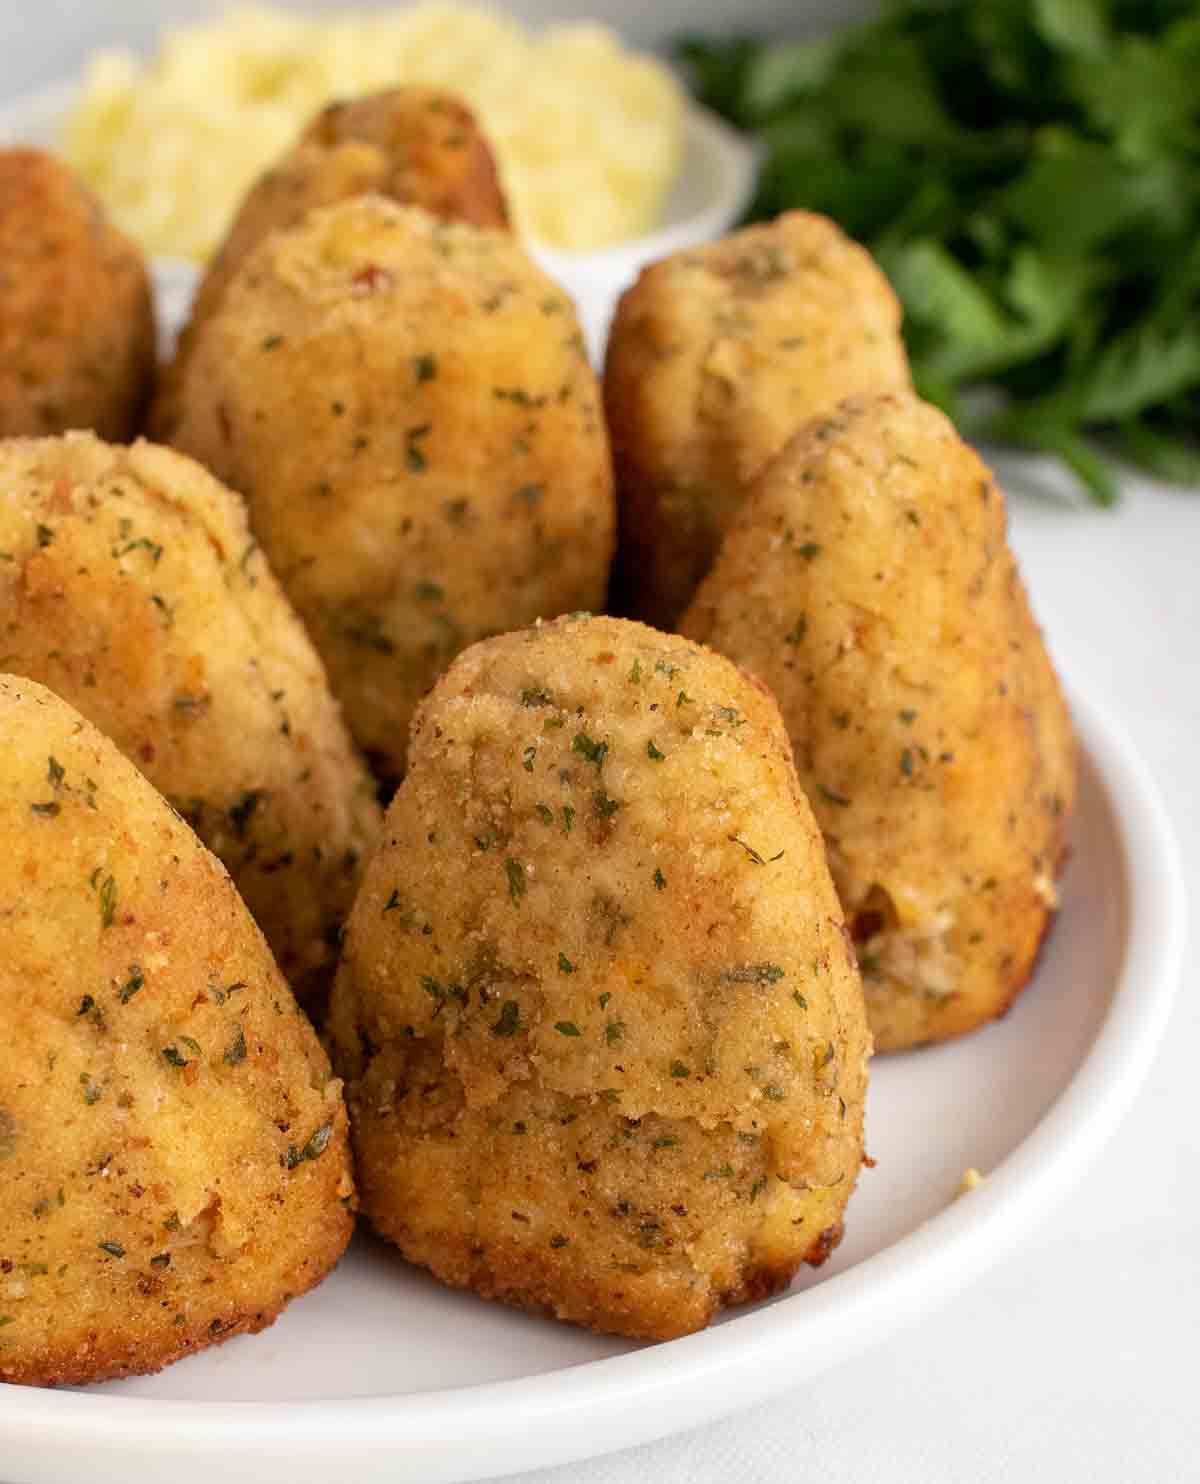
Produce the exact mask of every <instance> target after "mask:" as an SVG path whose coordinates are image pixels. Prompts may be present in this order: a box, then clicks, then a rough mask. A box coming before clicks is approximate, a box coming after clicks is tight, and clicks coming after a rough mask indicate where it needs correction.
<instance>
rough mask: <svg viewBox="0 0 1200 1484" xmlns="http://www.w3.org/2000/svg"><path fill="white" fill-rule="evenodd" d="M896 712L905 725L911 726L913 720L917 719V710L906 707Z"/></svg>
mask: <svg viewBox="0 0 1200 1484" xmlns="http://www.w3.org/2000/svg"><path fill="white" fill-rule="evenodd" d="M896 714H897V715H898V716H899V718H900V720H901V721H902V722H903V723H904V725H905V726H906V727H910V726H912V724H913V722H914V721H916V719H917V712H915V711H909V710H908V709H907V708H905V710H903V711H898V712H897V713H896Z"/></svg>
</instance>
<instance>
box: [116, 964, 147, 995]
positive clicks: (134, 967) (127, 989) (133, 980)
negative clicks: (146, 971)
mask: <svg viewBox="0 0 1200 1484" xmlns="http://www.w3.org/2000/svg"><path fill="white" fill-rule="evenodd" d="M145 982H146V980H145V978H144V977H143V975H142V970H141V966H140V965H139V964H130V965H129V977H128V978H127V979H126V980H125V983H124V984H122V985H121V987H120V989H118V990H117V999H119V1000H120V1002H121V1003H122V1005H127V1004H128V1003H129V1001H130V1000H131V999H133V997H134V995H135V994H137V992H138V990H139V989H141V987H142V985H143V984H145Z"/></svg>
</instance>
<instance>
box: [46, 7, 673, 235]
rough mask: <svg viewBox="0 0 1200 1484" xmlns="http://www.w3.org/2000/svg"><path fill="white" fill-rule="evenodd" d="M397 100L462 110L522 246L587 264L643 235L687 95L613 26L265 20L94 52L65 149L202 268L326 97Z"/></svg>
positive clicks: (497, 19) (431, 13)
mask: <svg viewBox="0 0 1200 1484" xmlns="http://www.w3.org/2000/svg"><path fill="white" fill-rule="evenodd" d="M400 83H427V84H431V85H434V86H437V87H442V88H447V89H450V90H451V91H453V92H456V93H457V94H459V95H460V96H461V97H462V99H463V100H464V101H465V102H466V103H468V104H469V105H470V107H471V108H472V109H474V111H475V112H476V114H477V115H478V117H479V119H480V121H481V123H482V125H483V128H484V130H485V132H486V133H487V135H488V136H489V138H490V140H491V142H492V144H493V146H494V148H495V151H496V155H497V158H498V161H499V165H500V171H501V175H502V178H503V183H504V187H505V190H506V192H507V194H508V196H509V199H510V200H511V202H512V205H513V210H514V215H515V219H516V224H517V227H518V229H519V230H520V231H521V232H522V233H523V234H524V235H525V236H527V237H531V238H534V239H537V240H539V241H542V242H545V243H547V244H550V245H553V246H556V247H561V248H568V249H585V248H592V247H600V246H603V245H604V244H606V243H611V242H618V241H620V240H622V239H623V238H627V237H632V236H636V235H638V234H639V233H641V232H644V231H646V230H648V229H649V228H650V227H651V226H652V225H653V224H654V222H655V220H656V218H657V214H658V211H659V209H660V206H661V203H662V199H663V196H664V194H665V192H666V190H667V188H668V186H669V185H670V183H671V180H672V179H673V177H674V175H675V174H676V172H677V170H678V168H679V163H680V159H681V155H682V135H683V109H684V104H683V94H682V92H681V90H680V88H679V85H678V84H677V83H676V81H675V80H674V78H673V77H672V75H671V73H670V72H669V71H667V69H666V68H665V67H663V66H662V65H661V64H659V63H658V62H656V61H654V60H653V59H652V58H650V57H647V56H642V55H637V54H634V53H632V52H630V51H627V50H626V49H625V48H624V47H622V45H621V43H620V41H619V40H618V38H617V37H616V36H615V35H614V34H613V33H612V32H611V31H610V30H608V29H607V28H606V27H603V26H597V25H594V24H586V23H577V24H572V25H563V26H552V27H550V28H548V29H547V30H545V31H543V32H540V33H538V34H537V35H534V34H531V33H530V32H529V31H527V30H526V29H525V28H524V27H523V26H521V25H520V24H519V23H518V22H517V21H515V20H513V19H512V18H511V17H508V16H505V15H502V14H500V13H498V12H496V11H493V10H490V9H486V8H484V7H481V6H469V5H454V4H419V5H413V6H410V7H406V8H404V9H403V10H385V11H382V12H375V13H370V14H368V13H365V12H356V11H346V12H341V13H339V14H338V15H336V16H319V15H318V16H303V15H296V14H292V13H289V12H287V11H283V10H278V9H274V8H272V7H268V6H247V7H241V8H237V9H233V10H230V11H229V12H227V13H226V14H225V15H224V16H222V17H221V18H220V19H219V20H216V21H212V22H208V23H204V24H198V25H191V26H182V27H177V28H172V29H170V30H168V31H167V32H166V33H165V35H164V37H163V40H162V43H161V45H160V48H159V51H158V55H157V56H156V57H154V58H153V60H151V61H150V62H148V63H146V62H142V61H141V60H139V59H138V58H137V57H135V56H134V55H133V54H132V53H130V52H128V51H124V50H109V51H103V52H100V53H98V54H97V55H96V56H95V57H94V58H93V59H92V61H91V63H90V65H89V66H88V68H87V70H86V72H85V74H84V80H83V86H82V89H81V91H80V95H79V99H78V102H77V103H76V105H75V107H74V109H73V110H72V112H71V113H70V115H69V116H68V118H67V121H66V124H65V129H64V137H63V146H64V149H65V152H66V156H67V158H68V160H69V161H70V162H71V164H72V165H73V166H74V167H75V169H76V170H78V171H79V172H80V173H81V174H82V175H83V177H84V178H85V179H86V180H87V181H88V182H89V183H90V184H91V185H92V186H93V187H94V188H95V189H96V190H97V191H98V192H99V194H100V195H101V197H102V198H103V199H104V201H105V203H106V205H107V206H108V208H109V210H110V211H111V212H112V214H113V217H114V219H115V220H116V222H117V223H118V224H119V225H120V227H121V228H122V229H123V230H125V231H126V232H128V233H130V235H131V236H133V237H135V238H136V239H137V240H138V242H139V243H140V244H141V246H142V247H143V249H144V250H145V251H146V252H148V253H158V254H166V255H174V256H179V257H190V258H197V259H203V258H206V257H207V256H208V255H209V254H210V253H211V252H212V251H213V250H214V249H215V247H216V246H217V244H218V243H219V242H220V241H221V239H222V237H223V236H224V234H225V231H226V229H227V228H228V226H229V223H230V220H231V218H232V216H233V213H234V210H235V208H236V206H237V204H238V202H239V201H240V200H241V198H242V196H243V195H244V194H245V192H246V191H247V190H248V189H249V187H250V186H251V185H252V184H253V183H254V181H255V180H256V179H257V178H258V176H259V175H261V174H262V172H263V171H264V170H265V169H267V168H268V166H270V165H271V164H272V163H273V161H274V160H275V159H276V158H277V157H278V156H279V155H281V154H283V153H284V152H285V151H286V150H288V149H290V148H291V147H292V145H293V144H294V143H295V139H296V136H297V135H298V134H299V132H300V130H301V129H302V128H303V127H304V125H305V124H306V123H307V122H308V120H309V119H310V117H311V116H312V115H313V113H315V112H316V110H317V109H318V108H320V107H322V106H323V105H324V104H325V103H327V102H329V100H330V99H332V98H341V97H349V96H352V95H354V94H359V93H365V92H369V91H371V90H374V89H378V88H383V87H393V86H396V85H397V84H400Z"/></svg>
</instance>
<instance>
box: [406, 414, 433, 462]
mask: <svg viewBox="0 0 1200 1484" xmlns="http://www.w3.org/2000/svg"><path fill="white" fill-rule="evenodd" d="M432 429H433V424H432V423H420V424H418V426H417V427H415V428H408V429H407V430H406V431H405V434H404V463H405V466H406V468H408V469H409V470H410V471H411V472H412V473H413V474H422V473H424V471H425V469H426V467H427V466H428V460H427V459H426V457H425V452H424V450H423V449H422V448H421V439H422V438H427V437H428V436H429V434H430V432H431V431H432Z"/></svg>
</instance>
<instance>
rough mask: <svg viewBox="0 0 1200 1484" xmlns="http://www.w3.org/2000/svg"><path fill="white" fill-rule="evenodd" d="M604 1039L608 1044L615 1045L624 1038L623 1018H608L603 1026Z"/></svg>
mask: <svg viewBox="0 0 1200 1484" xmlns="http://www.w3.org/2000/svg"><path fill="white" fill-rule="evenodd" d="M604 1039H605V1040H606V1041H607V1042H608V1044H609V1045H610V1046H615V1045H616V1044H617V1042H618V1041H623V1040H624V1039H625V1022H624V1021H623V1020H610V1021H609V1022H608V1024H607V1025H606V1026H605V1027H604Z"/></svg>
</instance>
